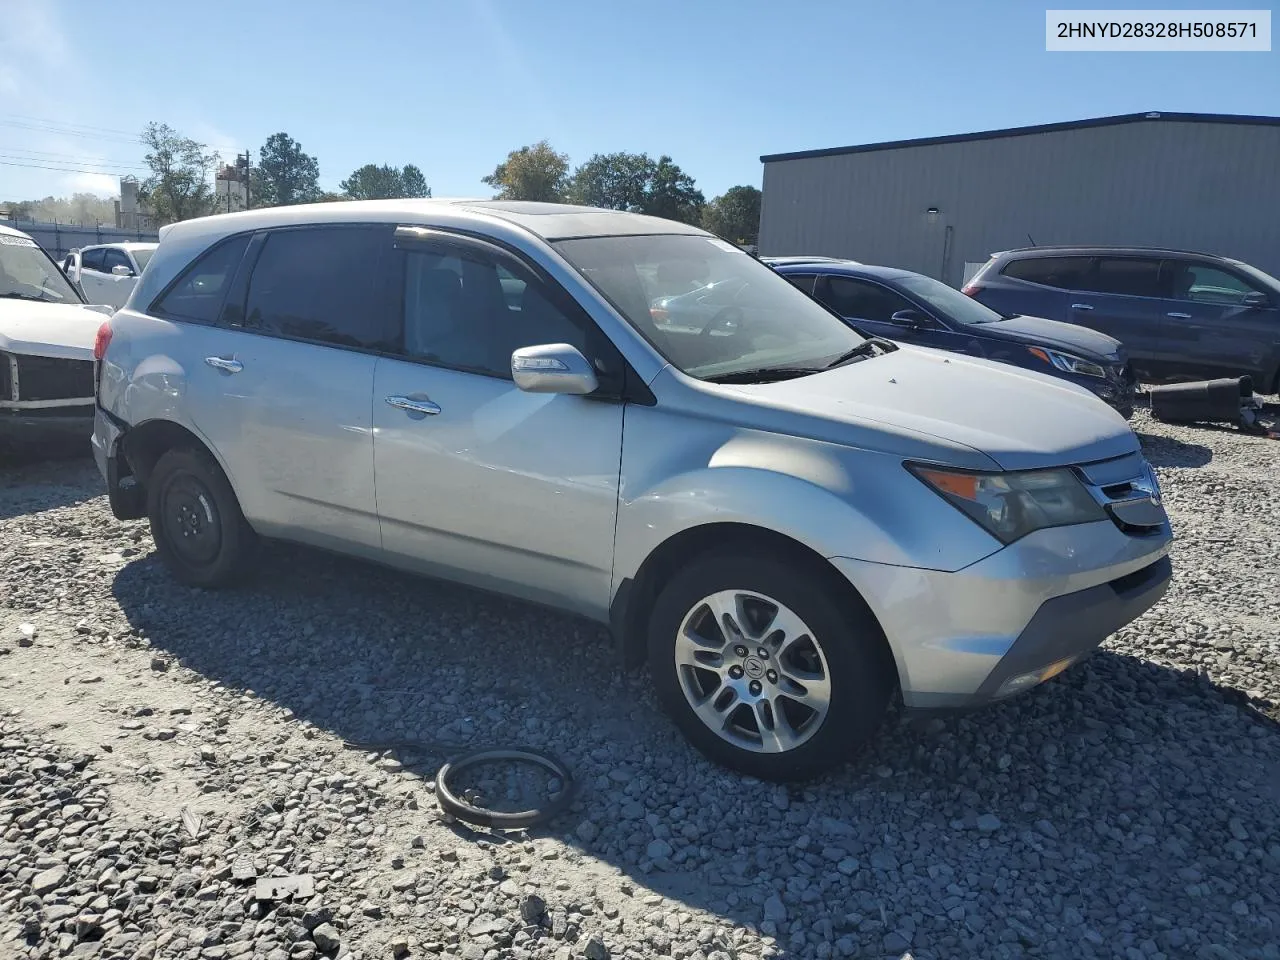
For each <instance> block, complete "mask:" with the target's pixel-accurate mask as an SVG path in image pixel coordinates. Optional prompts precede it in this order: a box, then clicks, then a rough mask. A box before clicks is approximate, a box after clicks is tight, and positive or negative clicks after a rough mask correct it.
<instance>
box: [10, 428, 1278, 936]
mask: <svg viewBox="0 0 1280 960" xmlns="http://www.w3.org/2000/svg"><path fill="white" fill-rule="evenodd" d="M1143 417H1144V415H1143V414H1141V413H1140V414H1139V415H1138V420H1137V421H1136V423H1135V426H1136V428H1137V429H1138V430H1139V432H1140V434H1141V435H1142V437H1143V442H1144V446H1145V447H1146V448H1147V452H1148V455H1149V456H1150V457H1151V459H1152V460H1153V462H1154V463H1155V464H1156V466H1157V467H1158V468H1159V473H1160V478H1161V482H1162V483H1163V485H1164V490H1165V495H1166V501H1167V503H1168V505H1169V508H1170V511H1171V513H1172V515H1173V517H1174V521H1175V524H1176V530H1177V534H1178V542H1177V544H1176V547H1175V555H1174V556H1175V567H1176V573H1175V582H1174V586H1173V588H1172V590H1171V591H1170V593H1169V595H1168V597H1167V599H1166V600H1165V601H1164V602H1163V603H1162V604H1161V605H1159V606H1158V607H1157V608H1156V609H1155V610H1153V611H1151V612H1150V613H1148V614H1147V615H1146V616H1144V617H1143V618H1142V619H1141V620H1140V621H1138V622H1137V623H1135V624H1133V625H1131V626H1130V627H1128V628H1126V629H1125V630H1123V631H1121V633H1120V634H1119V635H1117V636H1115V637H1113V638H1112V639H1111V640H1110V641H1108V643H1107V644H1106V646H1105V648H1104V649H1103V651H1102V652H1100V653H1099V654H1098V655H1097V656H1096V657H1094V658H1093V659H1092V660H1090V661H1088V662H1086V663H1085V664H1083V665H1081V666H1079V667H1077V668H1076V669H1073V670H1071V671H1068V672H1067V674H1065V675H1064V676H1062V677H1060V678H1058V679H1056V680H1054V681H1052V682H1051V683H1049V684H1047V685H1045V686H1044V687H1043V688H1041V689H1039V690H1037V691H1035V692H1033V693H1032V694H1030V695H1028V696H1024V697H1022V698H1020V699H1018V700H1015V701H1013V702H1010V703H1007V704H1004V705H1001V706H999V707H996V708H993V709H989V710H987V711H984V712H982V713H978V714H973V715H970V716H966V717H963V718H953V719H947V720H945V721H943V720H933V721H930V722H928V723H927V724H920V723H909V722H905V721H898V722H895V723H893V724H892V725H891V727H890V729H888V730H887V731H886V734H885V736H884V737H883V739H882V740H881V741H880V742H878V743H877V744H876V746H875V747H874V748H873V749H872V750H871V751H869V752H868V753H867V754H866V755H864V756H863V758H862V759H861V761H860V762H859V763H858V764H856V765H852V766H850V767H848V768H847V769H845V770H843V771H841V772H840V773H838V774H835V775H832V776H830V777H829V778H827V779H825V780H823V781H820V782H817V783H814V784H810V785H808V786H807V787H805V788H802V789H790V790H789V789H785V788H780V787H774V786H770V785H766V784H762V783H758V782H753V781H744V780H743V779H741V778H738V777H736V776H733V775H730V774H728V773H725V772H723V771H721V770H719V769H716V768H714V767H712V766H710V765H709V764H707V763H706V762H704V761H702V760H701V759H700V758H699V757H697V756H696V755H695V754H694V753H693V751H692V750H691V749H690V748H689V747H687V746H686V745H685V744H684V742H683V741H682V740H680V739H679V738H678V736H677V735H676V734H675V732H674V730H673V728H672V727H671V726H670V725H669V724H668V723H667V721H666V720H665V719H664V718H663V717H662V716H661V715H660V714H659V713H658V712H657V710H656V707H655V704H654V701H653V699H652V696H651V694H650V692H649V690H648V685H647V680H646V678H645V677H644V676H642V675H641V676H627V675H623V674H621V673H620V672H619V671H618V670H617V669H616V666H615V663H614V660H613V658H612V654H611V651H610V648H609V645H608V643H607V641H606V638H605V635H604V634H603V632H602V631H601V630H599V629H598V628H596V627H595V626H592V625H588V624H583V623H581V622H579V621H576V620H571V619H568V618H565V617H561V616H559V615H556V614H553V613H549V612H547V611H544V610H541V609H536V608H532V607H528V606H524V605H521V604H517V603H513V602H507V601H503V600H501V599H495V598H492V597H488V596H483V595H480V594H476V593H472V592H469V591H466V590H462V589H459V588H455V587H451V586H447V585H441V584H436V583H432V582H429V581H423V580H415V579H411V578H408V577H404V576H400V575H398V574H395V573H391V572H387V571H384V570H380V569H377V568H374V567H370V566H365V565H361V564H357V563H354V562H348V561H344V560H341V559H336V558H332V557H328V556H323V555H320V554H316V553H311V552H307V551H302V550H295V549H290V548H272V549H271V550H270V551H269V553H268V554H267V556H266V558H265V562H264V563H263V566H262V572H261V576H260V577H259V578H258V580H257V581H256V582H255V583H254V584H253V585H252V586H250V587H247V588H244V589H241V590H238V591H235V592H231V593H217V594H205V593H200V592H198V591H193V590H188V589H185V588H182V587H179V586H177V585H175V584H174V583H173V582H172V581H171V580H170V579H169V578H168V577H167V576H166V575H165V573H164V571H163V570H162V569H161V568H160V566H159V563H158V561H157V560H156V558H155V556H154V554H153V552H152V547H151V541H150V536H149V534H148V533H147V530H146V527H145V524H142V523H127V524H121V523H118V522H117V521H115V520H114V519H113V518H112V517H111V516H110V513H109V510H108V508H107V504H106V500H105V497H103V496H101V495H100V494H101V489H102V486H101V481H100V480H99V478H98V477H97V475H96V472H95V470H94V468H93V466H92V464H91V463H89V462H88V461H86V460H82V459H78V458H76V459H62V460H53V461H27V462H24V463H20V464H17V465H13V464H10V465H9V466H5V467H0V957H4V958H9V957H14V958H19V957H58V956H73V957H89V956H95V955H96V956H99V957H104V958H107V957H109V958H128V957H139V958H152V957H155V958H162V957H163V958H193V960H194V958H202V960H223V958H227V960H231V958H237V957H268V958H270V960H290V958H292V960H308V958H311V957H318V956H347V957H353V958H359V957H364V958H375V957H379V958H380V957H395V956H403V955H408V956H411V957H427V958H431V957H436V956H439V957H457V958H465V960H498V958H508V957H511V958H533V957H547V958H555V960H568V958H571V957H579V956H585V957H589V958H593V960H603V958H605V957H608V956H612V957H622V956H628V957H651V956H666V955H670V956H672V957H676V958H686V957H688V958H694V960H699V958H706V960H739V958H742V960H745V958H763V957H773V956H785V957H822V958H825V957H829V956H837V957H881V956H884V957H894V958H898V957H901V956H903V955H905V954H908V953H909V954H910V955H911V956H913V957H915V958H917V960H924V958H955V957H960V958H969V957H972V958H1001V957H1020V956H1033V957H1072V958H1075V957H1121V958H1126V960H1128V958H1132V960H1139V958H1154V960H1159V958H1161V957H1169V958H1174V957H1195V958H1213V960H1230V958H1236V957H1239V958H1266V960H1280V946H1278V945H1277V944H1278V943H1280V730H1278V729H1277V725H1276V723H1275V720H1274V719H1273V717H1275V716H1277V712H1276V711H1277V706H1276V705H1277V704H1280V665H1278V661H1277V647H1278V646H1280V630H1278V629H1277V625H1278V624H1280V589H1278V588H1280V546H1278V545H1280V443H1276V442H1275V441H1272V440H1266V439H1261V438H1256V437H1249V436H1243V435H1240V434H1238V433H1234V432H1230V431H1212V430H1197V429H1190V428H1173V427H1168V426H1163V425H1159V424H1154V423H1151V422H1149V421H1147V420H1145V419H1144V418H1143ZM405 738H426V739H429V740H431V741H435V742H437V743H444V744H451V743H456V744H463V743H475V742H489V741H512V740H514V741H518V742H522V743H525V744H527V745H529V746H532V747H539V748H544V749H549V750H551V751H553V752H555V753H557V754H558V755H560V756H562V757H563V758H564V759H565V760H567V761H568V762H569V764H570V765H571V766H572V768H573V770H574V773H575V777H576V778H577V779H578V781H579V784H580V788H581V789H580V793H579V796H578V799H577V800H576V802H575V805H574V807H573V808H572V809H571V811H570V812H569V813H568V814H566V815H564V816H563V817H561V818H560V819H559V820H557V821H555V822H554V823H552V824H550V825H549V826H546V827H544V828H537V829H535V830H534V831H532V832H531V833H530V834H527V835H526V834H516V835H505V836H502V835H496V834H491V833H483V832H482V833H476V832H472V831H470V830H468V829H465V828H463V827H462V826H461V825H458V824H450V823H447V822H445V820H444V819H442V817H441V815H440V812H439V810H438V808H437V806H436V803H435V800H434V794H433V792H432V784H431V783H430V778H431V777H432V776H433V772H434V770H435V769H436V768H437V767H438V764H439V762H440V761H441V760H442V759H443V757H444V753H445V752H447V749H446V748H445V747H441V749H440V752H438V753H437V755H435V756H432V757H429V758H428V760H429V762H428V763H426V764H423V765H420V766H418V765H414V764H413V762H412V761H413V759H414V758H413V757H411V756H408V755H403V756H397V755H392V754H387V753H384V754H370V753H366V752H361V751H357V750H352V749H345V748H344V747H343V741H344V740H353V739H355V740H369V739H380V740H392V739H405ZM271 874H277V875H280V874H304V875H306V876H307V877H308V878H310V881H311V882H312V883H313V885H314V893H313V894H312V895H308V896H299V897H297V898H294V899H286V900H283V901H270V900H257V899H255V896H254V883H253V879H252V878H253V877H254V876H255V875H256V876H268V875H271Z"/></svg>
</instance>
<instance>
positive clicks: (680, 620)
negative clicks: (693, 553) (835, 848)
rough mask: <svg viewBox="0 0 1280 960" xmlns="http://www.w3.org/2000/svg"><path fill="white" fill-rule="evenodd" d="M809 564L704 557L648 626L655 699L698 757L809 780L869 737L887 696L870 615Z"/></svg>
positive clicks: (670, 587)
mask: <svg viewBox="0 0 1280 960" xmlns="http://www.w3.org/2000/svg"><path fill="white" fill-rule="evenodd" d="M833 581H834V576H833V575H831V574H830V571H825V570H821V569H818V565H817V563H803V562H802V563H794V562H792V563H788V562H786V558H784V557H778V556H777V555H776V554H764V553H761V552H756V551H746V552H743V551H732V552H731V551H715V552H713V553H710V554H707V555H704V556H702V557H700V558H698V559H695V560H694V561H693V562H692V563H691V564H690V565H689V566H687V567H686V568H684V569H683V570H681V571H679V572H678V573H677V574H676V575H675V576H674V577H673V578H672V579H671V580H670V581H669V582H668V583H667V585H666V586H665V587H664V588H663V590H662V592H661V593H660V594H659V596H658V600H657V603H656V604H655V606H654V610H653V614H652V616H651V617H650V621H649V665H650V670H651V672H652V674H653V678H654V683H655V685H656V687H657V692H658V696H659V699H660V700H661V701H662V703H663V706H664V707H665V708H666V710H667V712H668V713H669V714H670V716H671V717H672V719H673V720H674V721H675V723H676V725H677V726H678V727H679V728H680V730H681V732H683V733H684V735H685V736H686V737H687V738H688V739H689V741H690V742H691V743H692V744H693V745H694V746H695V747H696V748H697V749H698V750H699V751H701V752H702V753H703V754H704V755H705V756H707V757H709V758H710V759H712V760H714V761H715V762H717V763H720V764H722V765H724V766H727V767H731V768H733V769H735V770H738V771H740V772H742V773H746V774H749V775H751V776H755V777H759V778H761V779H764V780H775V781H792V780H805V779H809V778H811V777H814V776H817V775H818V774H820V773H823V772H825V771H827V770H829V769H831V768H832V767H835V766H837V765H838V764H840V763H842V762H844V761H845V760H846V759H848V758H849V756H850V755H851V754H852V753H853V752H854V751H855V750H856V749H858V748H859V747H861V746H863V745H864V744H865V743H866V742H867V741H869V740H870V739H871V738H872V737H873V736H874V734H875V733H876V731H877V729H878V728H879V726H880V723H881V721H882V720H883V718H884V716H885V713H886V711H887V708H888V705H889V700H890V697H891V696H892V693H893V689H894V673H893V669H892V658H891V656H890V655H889V652H888V646H887V643H886V642H885V638H884V634H883V632H882V631H881V629H880V626H879V624H878V623H877V622H876V619H875V617H874V616H873V615H872V614H871V611H870V610H868V609H867V608H866V606H865V605H863V604H862V603H861V602H859V601H858V600H857V599H856V598H854V597H848V596H845V595H843V593H842V591H840V590H839V589H837V587H838V584H836V583H834V582H833Z"/></svg>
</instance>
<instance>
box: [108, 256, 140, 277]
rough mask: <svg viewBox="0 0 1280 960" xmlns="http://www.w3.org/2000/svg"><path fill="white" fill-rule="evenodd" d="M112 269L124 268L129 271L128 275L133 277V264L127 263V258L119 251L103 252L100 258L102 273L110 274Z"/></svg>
mask: <svg viewBox="0 0 1280 960" xmlns="http://www.w3.org/2000/svg"><path fill="white" fill-rule="evenodd" d="M114 267H126V268H128V270H129V274H130V275H131V276H132V275H133V264H132V263H130V262H129V258H128V257H126V256H125V255H124V254H123V253H122V252H121V251H119V250H104V251H103V257H102V269H103V271H105V272H106V273H110V272H111V270H112V268H114Z"/></svg>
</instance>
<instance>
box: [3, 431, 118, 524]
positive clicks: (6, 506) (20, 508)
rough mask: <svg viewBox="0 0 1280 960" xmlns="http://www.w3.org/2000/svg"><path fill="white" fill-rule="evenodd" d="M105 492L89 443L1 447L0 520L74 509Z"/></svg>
mask: <svg viewBox="0 0 1280 960" xmlns="http://www.w3.org/2000/svg"><path fill="white" fill-rule="evenodd" d="M105 492H106V488H105V486H104V485H103V484H102V480H101V478H100V477H99V476H98V470H97V467H96V465H95V464H94V462H93V459H92V457H91V456H90V451H89V445H88V444H87V443H84V442H80V443H41V444H23V445H22V446H5V447H0V493H2V494H3V496H0V520H8V519H12V518H13V517H18V516H23V515H25V514H29V513H38V512H41V511H44V510H52V509H56V508H58V507H69V506H73V505H75V504H77V503H83V502H84V501H85V500H91V499H93V497H96V496H98V495H100V494H101V493H105Z"/></svg>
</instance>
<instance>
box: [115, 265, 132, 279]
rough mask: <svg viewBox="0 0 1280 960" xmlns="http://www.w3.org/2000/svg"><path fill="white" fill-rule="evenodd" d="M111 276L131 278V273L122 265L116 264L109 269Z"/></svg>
mask: <svg viewBox="0 0 1280 960" xmlns="http://www.w3.org/2000/svg"><path fill="white" fill-rule="evenodd" d="M111 275H112V276H113V277H132V276H133V271H132V270H130V269H129V268H128V267H126V266H125V265H124V264H123V263H117V264H116V265H115V266H114V267H112V268H111Z"/></svg>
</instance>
